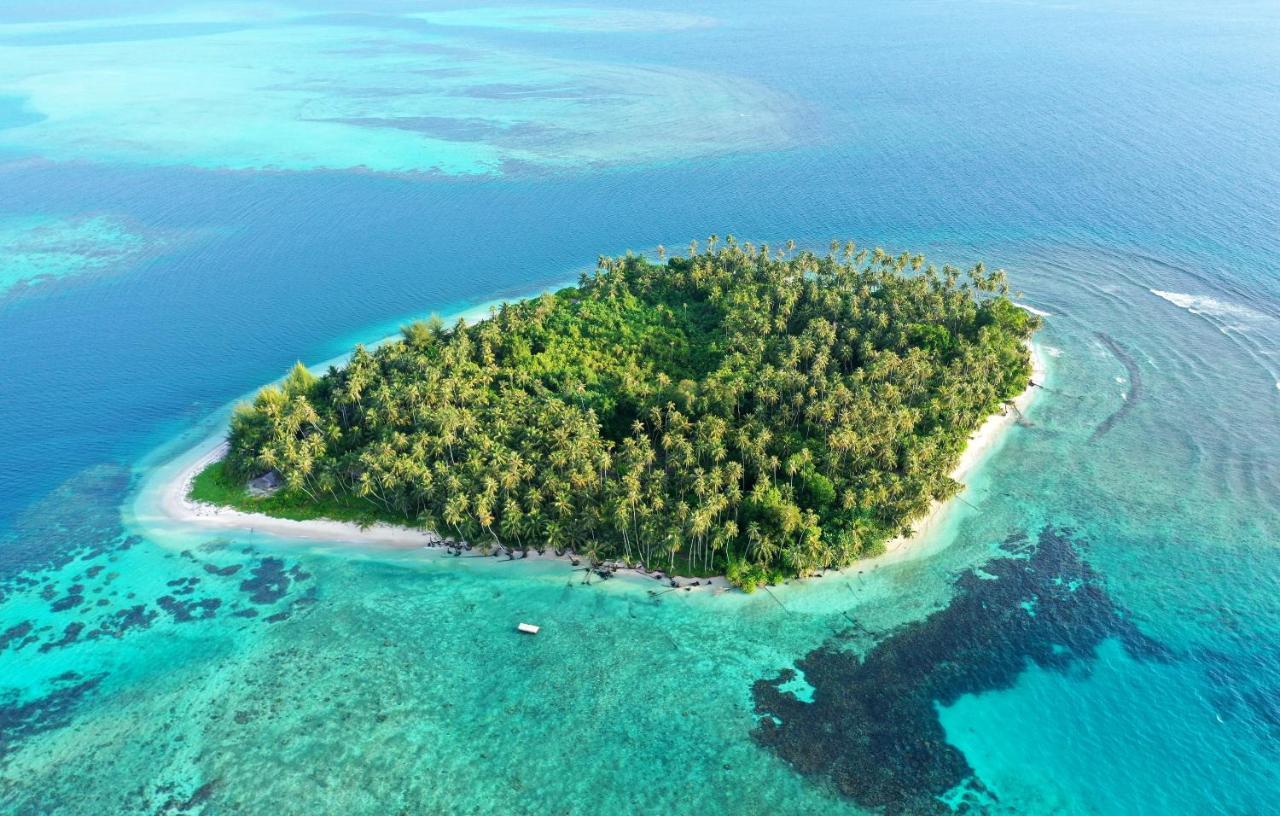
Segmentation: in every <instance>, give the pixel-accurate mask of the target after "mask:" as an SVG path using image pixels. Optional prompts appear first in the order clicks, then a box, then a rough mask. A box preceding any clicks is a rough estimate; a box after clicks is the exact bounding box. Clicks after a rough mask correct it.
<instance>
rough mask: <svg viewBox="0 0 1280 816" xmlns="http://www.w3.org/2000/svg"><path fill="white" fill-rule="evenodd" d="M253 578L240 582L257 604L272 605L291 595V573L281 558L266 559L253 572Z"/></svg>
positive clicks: (241, 587) (250, 598) (241, 586)
mask: <svg viewBox="0 0 1280 816" xmlns="http://www.w3.org/2000/svg"><path fill="white" fill-rule="evenodd" d="M252 573H253V577H252V578H246V579H245V580H243V581H241V582H240V589H242V590H243V591H245V592H247V593H249V600H251V601H253V602H254V603H256V604H272V603H275V602H276V601H278V600H280V599H281V598H283V597H284V596H285V595H287V594H288V593H289V572H288V571H287V570H286V569H285V568H284V561H281V560H280V559H279V558H264V559H262V560H261V561H259V562H258V565H257V566H256V567H254V568H253V570H252Z"/></svg>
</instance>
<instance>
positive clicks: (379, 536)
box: [156, 344, 1045, 591]
mask: <svg viewBox="0 0 1280 816" xmlns="http://www.w3.org/2000/svg"><path fill="white" fill-rule="evenodd" d="M1030 349H1031V363H1032V382H1033V383H1035V384H1039V383H1042V382H1043V381H1044V376H1045V366H1044V359H1043V357H1042V356H1041V354H1040V353H1039V351H1038V350H1037V348H1036V346H1035V345H1034V344H1030ZM1036 391H1037V385H1034V384H1033V385H1030V386H1028V387H1027V389H1026V390H1025V391H1023V392H1022V393H1021V394H1019V395H1018V397H1017V398H1016V399H1015V400H1014V405H1015V406H1016V407H1017V409H1018V410H1017V411H1011V410H1007V409H1006V410H1005V411H1004V412H1003V413H1000V414H994V415H992V416H991V417H988V419H987V421H986V422H984V423H983V424H982V426H981V427H980V428H979V429H978V431H977V432H976V433H975V434H974V435H973V438H972V440H971V441H970V443H969V446H968V447H967V448H965V451H964V453H963V454H962V455H961V457H960V461H959V462H958V463H957V464H956V467H955V469H953V470H952V471H951V476H952V478H954V479H956V480H958V481H964V479H965V477H966V476H967V475H968V474H969V473H971V472H972V471H973V470H974V468H975V467H977V465H978V464H979V463H981V462H982V460H983V459H984V458H985V456H986V455H987V453H989V452H990V451H991V449H992V448H993V447H994V446H995V445H996V443H997V442H998V441H999V440H1000V439H1001V438H1003V435H1004V433H1005V431H1007V430H1008V429H1009V428H1010V427H1011V426H1012V425H1013V424H1014V423H1015V422H1016V421H1017V419H1018V416H1019V413H1020V412H1024V411H1025V410H1026V409H1027V407H1028V406H1029V405H1030V404H1031V402H1032V400H1034V399H1035V392H1036ZM206 444H208V443H206ZM226 450H227V445H226V442H215V443H213V444H211V445H209V446H208V447H205V446H204V445H202V446H201V447H200V448H198V449H196V450H195V451H192V452H189V453H188V454H187V455H186V456H184V457H183V460H184V463H183V464H182V466H181V467H180V468H179V469H178V471H177V472H176V475H175V476H174V477H173V478H171V479H169V480H168V481H167V482H165V483H164V484H163V485H162V486H161V488H160V493H159V496H158V501H157V502H156V510H157V511H158V512H159V513H160V514H162V515H163V516H165V517H167V518H168V519H169V520H172V521H176V522H179V523H180V524H183V525H194V526H197V527H202V528H206V529H210V530H227V531H242V532H250V533H264V534H268V535H271V536H275V537H280V538H290V539H305V540H307V541H314V542H331V543H336V544H350V545H354V546H358V547H372V548H378V549H393V550H415V549H416V550H422V551H424V552H426V553H435V554H438V555H440V556H445V555H446V549H445V548H444V547H442V546H441V544H442V539H441V537H440V536H438V535H436V534H435V533H432V532H429V531H425V530H415V529H411V528H408V527H399V526H396V525H392V524H382V523H379V524H373V525H370V526H367V527H361V526H360V525H358V524H355V523H354V522H347V521H330V520H325V519H316V520H310V521H295V520H292V519H281V518H274V517H272V516H267V515H264V514H261V513H246V512H243V511H241V510H236V509H233V508H230V507H219V506H216V505H212V504H207V503H205V502H197V501H193V500H192V499H191V498H190V497H189V494H190V492H191V484H192V482H193V481H194V479H195V477H196V475H197V474H198V473H200V472H201V471H202V470H204V468H205V467H207V466H208V465H209V464H210V463H211V462H214V461H217V460H218V459H220V458H222V456H223V455H225V453H226ZM950 507H951V503H950V502H935V503H934V505H933V507H932V508H931V509H930V510H929V512H928V513H927V514H926V515H925V516H924V517H923V518H921V519H920V520H918V521H917V522H916V523H915V525H914V530H915V532H914V534H913V535H912V536H910V537H906V536H900V537H898V538H895V539H893V540H891V541H890V542H889V543H888V546H887V550H886V553H885V555H882V556H880V557H879V558H886V557H888V556H890V555H893V554H900V552H901V551H902V550H903V549H904V547H905V546H906V545H907V544H909V543H912V542H918V541H920V540H921V539H923V538H925V537H926V536H928V535H929V534H930V533H931V532H932V531H933V530H934V529H936V527H937V525H938V523H939V522H940V520H941V519H942V518H943V517H944V516H945V515H946V512H947V511H948V510H949V509H950ZM528 557H529V558H531V559H541V560H546V559H557V560H563V561H565V562H566V563H569V561H570V557H569V556H556V555H555V554H554V553H553V552H551V551H548V552H547V553H546V554H544V555H541V556H539V555H538V554H537V553H536V552H532V551H531V552H530V553H529V555H528ZM498 558H503V556H499V557H498ZM494 560H498V559H497V558H495V559H494ZM876 560H879V559H872V560H871V561H870V562H864V563H863V564H860V565H859V567H860V568H865V566H866V564H867V563H874V561H876ZM618 575H634V576H635V577H636V578H639V579H643V580H645V581H648V582H651V583H656V581H655V580H654V578H653V575H652V574H645V573H641V572H639V571H625V570H620V571H619V572H618ZM695 580H697V581H698V582H699V583H698V586H697V587H694V589H698V590H704V591H705V590H708V589H711V590H716V591H724V590H725V589H727V588H728V587H729V584H728V582H727V581H726V580H725V579H724V578H723V577H716V578H701V579H680V583H681V584H682V585H684V586H688V585H691V584H692V582H693V581H695Z"/></svg>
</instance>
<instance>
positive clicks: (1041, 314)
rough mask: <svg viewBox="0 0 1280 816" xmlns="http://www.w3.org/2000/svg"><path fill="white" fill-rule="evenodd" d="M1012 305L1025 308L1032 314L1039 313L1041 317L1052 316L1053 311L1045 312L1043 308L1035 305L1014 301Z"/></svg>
mask: <svg viewBox="0 0 1280 816" xmlns="http://www.w3.org/2000/svg"><path fill="white" fill-rule="evenodd" d="M1013 305H1014V306H1017V307H1018V308H1019V309H1026V310H1027V311H1028V312H1031V314H1033V315H1040V316H1041V317H1053V312H1046V311H1044V310H1043V309H1037V308H1036V307H1034V306H1028V305H1027V304H1025V303H1015V304H1013Z"/></svg>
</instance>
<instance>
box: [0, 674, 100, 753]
mask: <svg viewBox="0 0 1280 816" xmlns="http://www.w3.org/2000/svg"><path fill="white" fill-rule="evenodd" d="M105 676H106V675H101V674H100V675H97V676H94V677H82V676H81V675H79V674H77V673H76V672H72V671H69V672H65V673H63V674H61V675H59V676H58V677H56V678H54V680H53V684H52V685H53V689H52V690H51V691H50V692H49V693H47V694H45V695H44V696H43V697H38V698H36V699H34V700H27V701H22V700H21V699H20V697H19V694H18V692H17V691H16V690H15V691H5V692H0V757H3V756H4V755H5V754H6V753H7V752H8V751H9V750H10V749H11V748H12V747H13V746H14V745H15V744H17V743H18V742H19V741H20V740H22V739H23V738H25V737H29V736H31V735H32V734H38V733H40V732H41V731H48V730H49V729H51V728H58V727H60V726H63V725H65V724H66V723H67V721H68V720H69V719H70V718H71V713H72V710H73V709H74V708H75V706H76V705H77V704H78V703H79V702H80V700H81V699H82V698H84V697H85V696H86V695H88V694H89V693H90V692H91V691H93V689H94V688H95V687H97V685H98V684H99V683H100V682H102V678H103V677H105Z"/></svg>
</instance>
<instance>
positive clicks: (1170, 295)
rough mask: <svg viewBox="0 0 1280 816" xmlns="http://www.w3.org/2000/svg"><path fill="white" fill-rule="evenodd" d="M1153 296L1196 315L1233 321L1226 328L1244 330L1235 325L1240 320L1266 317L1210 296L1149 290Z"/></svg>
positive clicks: (1241, 326) (1245, 307) (1237, 324)
mask: <svg viewBox="0 0 1280 816" xmlns="http://www.w3.org/2000/svg"><path fill="white" fill-rule="evenodd" d="M1149 291H1150V292H1151V294H1153V295H1155V296H1156V297H1158V298H1163V299H1164V300H1167V301H1169V302H1170V303H1172V304H1173V305H1174V306H1177V307H1178V308H1180V309H1186V310H1187V311H1188V312H1191V313H1192V314H1195V315H1201V316H1203V317H1208V318H1216V319H1217V320H1221V321H1224V322H1226V321H1233V322H1232V323H1231V325H1228V326H1226V327H1225V328H1230V329H1236V330H1243V329H1244V328H1245V326H1244V325H1243V324H1240V323H1235V322H1234V321H1238V320H1262V319H1265V318H1266V315H1265V314H1263V313H1262V312H1259V311H1256V310H1254V309H1250V308H1249V307H1248V306H1241V305H1240V304H1238V303H1228V302H1227V301H1223V300H1218V299H1217V298H1215V297H1210V296H1209V295H1188V294H1184V293H1183V292H1165V291H1162V290H1160V289H1151V290H1149Z"/></svg>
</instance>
